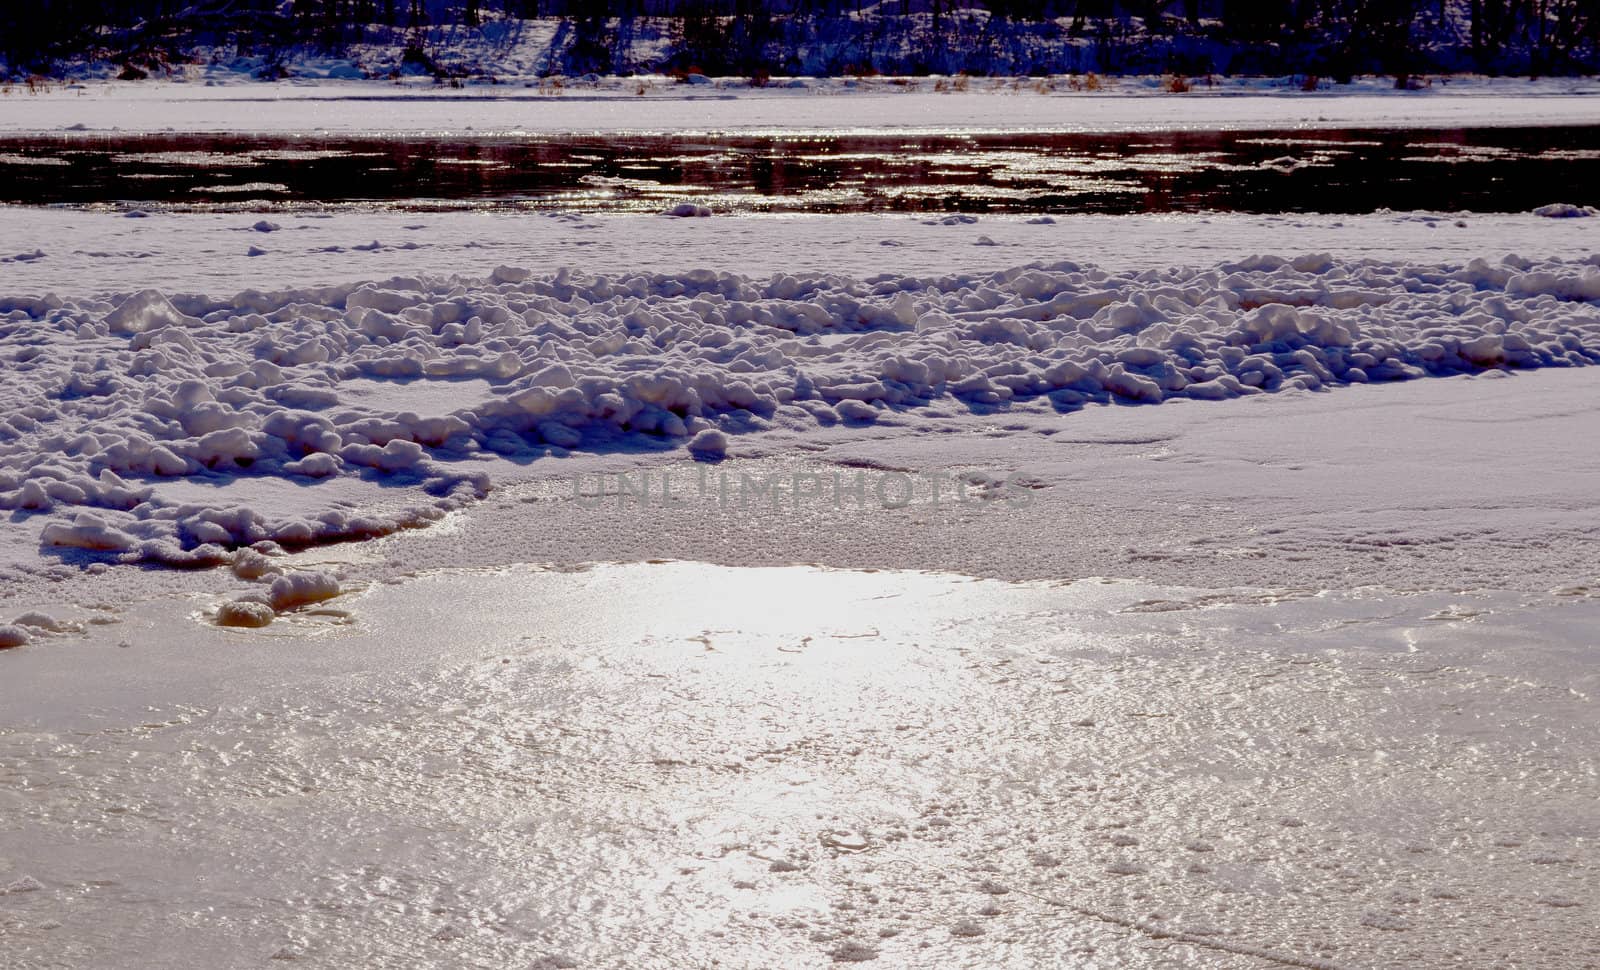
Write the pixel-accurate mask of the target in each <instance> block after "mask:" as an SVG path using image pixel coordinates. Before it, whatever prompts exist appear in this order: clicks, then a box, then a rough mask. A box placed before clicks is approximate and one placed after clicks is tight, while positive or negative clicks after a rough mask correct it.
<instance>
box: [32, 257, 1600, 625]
mask: <svg viewBox="0 0 1600 970" xmlns="http://www.w3.org/2000/svg"><path fill="white" fill-rule="evenodd" d="M1597 303H1600V257H1590V258H1588V259H1586V260H1582V261H1560V260H1555V261H1547V262H1541V263H1533V262H1531V261H1529V260H1524V259H1520V258H1518V257H1514V256H1512V257H1506V258H1505V259H1503V260H1500V261H1498V262H1489V261H1485V260H1474V261H1473V262H1471V263H1469V264H1467V265H1465V266H1437V265H1433V266H1429V265H1396V264H1392V263H1382V262H1372V261H1355V262H1341V261H1338V260H1335V259H1333V258H1331V257H1329V256H1326V255H1311V256H1302V257H1299V258H1295V259H1287V258H1283V257H1279V256H1257V257H1252V258H1249V259H1245V260H1241V261H1238V262H1235V263H1227V264H1223V265H1221V266H1218V267H1215V268H1211V269H1204V270H1191V269H1172V270H1166V271H1159V272H1158V271H1128V272H1122V273H1108V272H1105V271H1103V270H1100V269H1097V268H1095V267H1092V266H1086V265H1079V264H1076V263H1071V262H1058V263H1053V264H1034V265H1030V266H1025V267H1020V268H1015V269H1010V270H1005V271H1002V272H994V273H983V274H951V275H944V276H937V277H917V276H896V275H880V276H876V277H872V278H868V279H856V278H850V277H845V276H839V275H790V274H778V275H775V276H773V277H771V278H769V279H764V280H763V279H753V278H749V277H745V276H740V275H736V274H729V273H716V272H712V271H708V270H696V271H691V272H685V273H676V274H645V273H636V274H623V275H617V276H585V275H579V274H574V273H571V272H568V271H565V270H563V271H561V272H559V273H557V274H555V275H554V276H544V277H538V276H534V275H532V274H529V273H524V272H521V271H518V270H516V268H514V267H502V268H500V269H498V270H496V271H495V274H494V275H493V277H492V278H491V279H489V280H482V279H476V280H468V279H462V278H457V277H450V278H420V277H402V278H394V279H389V280H385V281H381V282H367V283H361V284H354V285H344V286H333V287H323V288H318V289H304V290H293V291H284V292H279V293H262V292H258V291H246V292H244V293H240V294H238V295H236V296H234V297H232V298H229V299H222V300H217V299H211V298H208V297H202V296H191V295H168V294H162V293H158V292H156V291H153V290H146V291H142V292H139V293H135V294H131V295H126V296H123V297H121V298H118V299H114V300H106V301H100V300H94V299H65V300H64V299H60V298H56V297H45V298H21V297H5V296H0V338H3V341H4V342H3V344H0V346H3V347H4V349H3V350H0V360H3V361H4V366H5V367H6V370H7V374H8V378H9V379H8V381H7V383H6V384H5V386H4V388H0V403H3V404H4V408H3V413H4V415H5V416H4V417H3V418H0V509H4V510H10V511H17V512H21V513H24V515H23V517H22V518H21V520H20V521H26V522H30V523H33V522H36V523H37V525H36V526H34V527H36V528H38V529H39V533H38V534H39V538H40V541H41V543H42V544H43V545H44V546H45V547H46V548H47V550H54V551H55V553H56V554H59V555H75V556H85V555H87V556H91V557H96V558H111V559H117V560H121V561H153V562H162V563H168V564H173V565H186V566H203V565H212V564H224V563H231V564H233V566H234V568H235V569H236V570H238V571H240V575H241V576H250V577H251V578H260V577H264V576H266V575H269V574H270V573H271V572H272V568H271V566H270V564H267V563H265V561H264V559H263V561H261V562H257V561H256V560H255V559H251V558H250V557H248V556H246V557H243V558H240V556H239V555H238V554H236V553H235V552H234V551H233V550H235V549H237V548H239V547H242V546H250V545H253V544H257V543H261V542H264V541H272V542H277V543H282V544H285V545H297V546H303V545H308V544H312V543H320V542H329V541H336V540H342V539H353V538H366V537H371V536H377V535H383V534H385V533H387V532H391V531H394V530H395V529H399V528H405V527H407V526H414V525H422V524H426V523H429V522H432V521H436V520H437V519H438V518H440V517H441V516H443V515H444V514H446V513H447V512H448V511H449V510H451V509H454V508H459V507H460V506H461V505H463V504H464V503H467V502H471V501H473V500H475V499H477V498H479V497H481V496H482V495H483V494H484V493H485V491H486V490H487V489H488V488H489V485H490V483H489V479H488V477H487V475H486V474H485V472H484V470H483V469H484V468H485V467H486V465H487V463H488V462H489V461H490V460H491V459H495V458H497V457H500V456H512V457H518V458H519V459H521V460H522V461H523V463H524V464H525V463H526V461H527V460H530V459H535V458H538V457H540V456H547V455H559V454H562V453H564V452H565V451H567V450H570V449H575V448H593V447H596V446H605V447H618V446H621V447H630V446H638V445H642V444H646V443H647V442H649V441H651V440H654V441H657V442H659V441H661V440H666V441H676V442H679V443H682V444H685V445H687V446H688V447H689V450H690V451H691V452H692V453H693V454H695V455H696V456H697V457H707V458H714V457H716V456H718V455H720V454H722V453H724V452H725V451H726V450H727V448H728V435H730V434H744V433H752V432H759V431H761V430H763V429H768V428H782V429H784V430H785V431H786V432H788V433H790V434H791V435H793V434H801V435H803V434H805V433H806V432H807V429H822V428H827V427H831V426H833V425H836V424H838V423H840V422H844V423H866V422H873V421H877V422H880V423H891V424H892V423H895V422H896V421H897V420H899V418H898V416H899V415H901V414H902V413H904V412H908V411H922V412H924V414H925V415H926V416H927V417H928V418H929V419H932V420H937V417H938V415H939V414H940V413H948V412H949V411H950V409H951V408H960V409H964V410H978V409H995V408H1004V407H1006V406H1008V405H1009V404H1010V403H1011V402H1014V401H1021V400H1048V401H1049V402H1050V403H1051V404H1053V405H1054V406H1055V407H1056V408H1057V409H1058V410H1060V411H1070V410H1073V409H1075V408H1077V407H1080V406H1082V405H1084V404H1086V403H1089V402H1096V401H1098V402H1107V401H1113V400H1120V401H1126V402H1137V403H1157V402H1161V401H1167V400H1173V399H1185V398H1187V399H1198V400H1218V399H1225V398H1232V397H1239V396H1243V395H1257V394H1264V393H1271V392H1275V391H1283V390H1294V389H1298V390H1306V391H1310V390H1319V389H1323V388H1328V387H1336V386H1339V385H1343V384H1349V383H1360V382H1368V381H1387V380H1403V379H1408V378H1415V377H1421V376H1424V375H1429V374H1452V373H1458V372H1463V371H1473V370H1479V369H1484V368H1508V367H1568V366H1579V365H1586V364H1590V363H1594V362H1597V361H1600V307H1597V305H1596V304H1597ZM373 387H382V388H387V389H389V390H388V391H387V392H385V393H382V394H374V393H372V391H371V389H372V388H373ZM474 388H476V389H478V390H476V391H474V390H472V389H474ZM484 388H486V389H487V390H482V389H484ZM441 391H442V392H443V393H442V394H441ZM456 391H458V392H459V393H458V394H457V393H454V392H456ZM408 405H409V406H408ZM265 480H274V481H277V482H280V483H282V484H283V485H284V486H285V487H287V488H289V489H290V491H291V492H293V493H294V500H293V501H292V502H291V503H290V505H291V506H292V511H289V512H284V511H283V510H282V509H279V510H278V511H272V510H270V509H266V508H263V507H261V506H260V505H259V504H257V503H255V502H254V501H253V500H252V499H251V496H252V495H254V494H256V492H255V491H254V488H253V486H252V485H251V483H259V482H262V481H265ZM178 481H189V482H196V483H205V484H207V485H210V486H215V487H214V488H207V489H205V490H204V497H203V498H195V497H194V493H195V490H193V489H191V490H190V491H187V492H183V493H182V495H181V498H177V499H175V498H168V497H165V495H164V493H165V492H166V491H167V490H168V489H169V487H170V486H168V485H166V484H164V483H169V482H178ZM350 481H366V482H368V483H375V484H377V485H379V486H381V487H382V488H383V489H384V491H385V492H386V493H388V494H392V495H395V496H399V497H401V498H402V499H403V501H401V502H399V503H398V504H397V505H395V506H393V507H391V508H389V509H388V510H387V511H382V512H379V511H375V510H374V509H373V508H371V507H368V506H366V505H362V504H356V503H352V502H350V501H348V500H346V499H343V498H341V497H340V493H338V492H337V491H336V483H339V482H350ZM287 580H288V578H287V577H280V578H279V580H278V582H287ZM296 582H298V581H296ZM291 585H292V584H291ZM285 589H286V592H285V593H284V594H283V595H284V596H286V597H289V598H290V599H294V598H297V597H298V596H300V594H299V593H298V592H289V591H288V590H289V586H286V587H285ZM334 591H335V592H337V586H336V585H335V587H334ZM277 600H278V593H277V592H276V591H275V592H274V604H275V605H276V603H277Z"/></svg>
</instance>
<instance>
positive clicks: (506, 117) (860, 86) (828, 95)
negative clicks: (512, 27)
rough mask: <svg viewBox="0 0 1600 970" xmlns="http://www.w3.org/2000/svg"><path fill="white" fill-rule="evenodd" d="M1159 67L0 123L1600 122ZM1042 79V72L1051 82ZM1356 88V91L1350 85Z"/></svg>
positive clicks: (666, 87) (303, 94)
mask: <svg viewBox="0 0 1600 970" xmlns="http://www.w3.org/2000/svg"><path fill="white" fill-rule="evenodd" d="M1159 83H1160V81H1159V79H1149V78H1145V79H1127V80H1124V81H1118V82H1113V89H1112V90H1109V91H1106V90H1102V91H1100V92H1096V93H1085V92H1081V91H1079V92H1074V91H1072V90H1071V87H1070V84H1071V81H1070V79H1067V78H1059V79H1053V80H1052V79H1028V78H1022V79H1012V78H994V79H975V80H974V81H973V83H972V86H971V88H970V89H969V90H966V91H936V90H935V85H937V84H938V79H930V78H910V79H907V78H875V79H854V78H849V79H822V80H816V79H813V80H808V81H805V82H804V83H803V85H802V86H801V87H798V88H792V87H787V86H774V87H766V88H752V87H751V86H750V84H749V82H748V80H747V79H741V78H724V79H718V80H717V81H716V82H714V83H712V84H710V85H700V86H690V85H679V84H674V83H672V82H671V81H670V80H669V79H667V78H659V77H658V78H643V79H628V78H619V79H608V80H605V81H602V82H596V83H593V84H584V83H579V84H568V85H564V86H562V87H560V88H557V89H550V88H548V87H547V88H545V89H544V90H540V89H539V88H537V87H524V88H518V87H515V86H509V87H508V86H504V85H485V86H481V87H475V88H467V89H464V90H452V89H441V88H439V87H437V86H435V85H433V84H431V83H429V84H425V85H420V86H419V85H394V84H384V83H374V82H341V81H336V80H331V81H330V80H322V81H311V82H307V81H301V82H292V81H285V82H276V83H262V82H250V83H243V84H218V85H215V86H206V85H201V84H188V83H173V82H161V81H154V82H146V83H139V84H120V83H116V82H89V83H84V84H72V85H62V86H58V87H53V88H50V89H48V90H43V91H41V92H39V93H32V94H30V93H25V92H17V91H14V92H13V93H11V94H8V95H0V132H40V133H43V132H49V133H53V134H56V135H62V134H64V135H68V136H75V137H76V136H89V137H92V136H93V134H94V133H95V132H105V131H117V132H122V133H131V132H140V131H147V132H167V131H179V132H229V131H250V132H259V133H293V132H306V133H312V132H330V133H333V132H338V133H347V134H349V133H372V134H402V133H427V134H431V135H436V136H437V135H445V134H450V133H455V134H472V135H476V136H484V135H494V134H502V135H527V134H536V133H541V132H557V131H563V132H573V131H578V132H625V131H626V132H682V133H692V132H696V131H724V132H725V131H743V132H755V131H787V132H793V131H807V130H809V131H830V132H868V133H880V134H881V133H883V132H884V131H886V130H887V131H992V132H1003V131H1063V132H1087V131H1183V130H1217V129H1236V130H1237V129H1293V128H1361V127H1369V128H1370V127H1389V128H1401V127H1405V128H1464V127H1473V126H1485V125H1500V126H1516V125H1576V124H1595V123H1597V122H1600V97H1596V94H1597V93H1600V85H1597V84H1596V83H1595V82H1594V81H1592V80H1589V79H1583V78H1579V79H1556V80H1550V81H1543V82H1530V81H1528V80H1527V79H1515V78H1502V79H1460V80H1455V81H1450V82H1448V83H1444V84H1441V85H1439V86H1437V87H1434V88H1432V89H1430V90H1428V91H1420V92H1410V91H1394V90H1392V87H1393V82H1392V81H1388V82H1387V86H1388V88H1389V89H1388V90H1386V89H1385V87H1384V84H1383V83H1371V84H1367V85H1364V86H1360V87H1356V88H1353V89H1352V88H1346V89H1344V90H1343V91H1338V90H1335V91H1325V92H1313V93H1301V92H1299V91H1297V90H1295V89H1294V88H1293V87H1291V86H1289V85H1288V82H1287V81H1284V80H1280V81H1277V82H1263V81H1261V80H1259V79H1255V80H1251V79H1245V80H1241V81H1237V82H1225V83H1224V84H1223V85H1221V86H1219V87H1217V88H1214V89H1210V92H1209V93H1207V89H1205V88H1197V89H1195V90H1194V91H1192V92H1190V93H1187V94H1163V93H1160V91H1159ZM1047 85H1048V86H1047ZM1352 92H1353V93H1352Z"/></svg>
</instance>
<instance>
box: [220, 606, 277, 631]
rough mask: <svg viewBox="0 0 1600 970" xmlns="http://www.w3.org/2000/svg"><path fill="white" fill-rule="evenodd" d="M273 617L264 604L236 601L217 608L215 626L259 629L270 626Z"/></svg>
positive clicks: (268, 607) (269, 608)
mask: <svg viewBox="0 0 1600 970" xmlns="http://www.w3.org/2000/svg"><path fill="white" fill-rule="evenodd" d="M275 615H276V614H275V613H273V610H272V607H270V606H268V605H267V604H265V603H258V602H256V601H254V600H248V599H238V600H233V601H231V602H228V603H223V604H222V605H221V606H219V607H217V626H237V627H249V628H260V627H264V626H267V625H268V624H270V623H271V622H272V619H273V617H274V616H275Z"/></svg>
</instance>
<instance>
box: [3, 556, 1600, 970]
mask: <svg viewBox="0 0 1600 970" xmlns="http://www.w3.org/2000/svg"><path fill="white" fill-rule="evenodd" d="M210 601H211V600H210V598H203V599H201V600H199V602H198V604H197V603H196V602H195V601H192V600H191V601H171V600H156V601H148V602H144V603H139V604H135V605H132V606H130V607H128V608H126V609H124V610H123V611H122V612H121V614H120V615H121V618H122V620H123V622H122V623H120V624H118V625H116V626H109V627H93V628H91V629H90V631H89V632H88V633H86V634H85V635H83V636H81V637H79V638H77V639H74V640H72V641H61V642H58V643H55V644H52V645H50V646H48V647H41V648H39V649H34V648H33V647H28V648H24V649H22V650H12V651H7V652H6V653H5V655H4V656H5V662H6V665H7V669H6V676H5V677H4V678H0V706H3V709H4V710H5V711H6V712H7V724H6V725H5V726H4V728H0V760H3V762H4V763H5V764H6V766H7V771H8V773H9V775H8V776H9V778H10V779H11V783H10V784H8V785H6V786H4V787H3V788H0V808H3V809H4V811H3V812H0V819H3V820H4V821H3V822H0V894H3V895H0V928H3V930H4V933H5V938H6V947H7V950H6V952H7V954H8V956H10V957H12V958H14V959H15V960H16V961H17V962H18V963H19V965H26V966H50V965H53V964H69V965H84V964H89V965H104V964H114V965H118V966H156V965H160V966H162V967H168V968H173V970H187V968H202V967H203V968H207V970H210V968H213V967H215V966H217V965H219V963H222V964H229V965H231V964H234V963H238V962H240V961H244V962H250V961H259V962H266V961H268V960H269V958H271V957H273V956H275V955H292V956H293V957H294V963H295V964H296V965H302V966H313V967H328V968H334V967H350V966H402V965H403V966H408V967H417V968H434V967H439V968H445V967H459V966H463V965H483V966H541V965H543V966H554V965H566V964H573V965H578V966H607V967H609V966H630V967H644V966H648V967H658V966H659V967H666V966H684V965H711V964H713V963H718V964H723V965H729V966H742V965H760V966H786V967H788V966H826V965H829V963H830V962H831V961H833V960H835V959H837V958H838V956H839V954H840V953H841V951H842V952H843V953H844V954H846V955H852V954H853V955H857V956H865V955H867V954H866V952H865V951H871V953H872V954H873V955H875V959H874V960H872V961H869V962H867V963H866V964H865V965H867V966H939V967H957V968H966V967H971V968H987V967H992V966H995V965H1004V964H1007V963H1011V964H1015V965H1018V966H1024V965H1025V966H1056V965H1060V964H1061V962H1062V958H1063V956H1064V955H1070V956H1071V958H1072V959H1073V960H1075V961H1079V962H1082V963H1084V964H1085V965H1091V964H1092V965H1097V966H1098V965H1104V966H1114V967H1128V968H1133V970H1155V968H1170V967H1173V966H1175V965H1181V966H1184V967H1202V968H1210V970H1246V968H1257V967H1263V966H1298V967H1337V968H1365V967H1399V966H1405V967H1413V968H1420V970H1443V968H1447V967H1454V966H1460V965H1461V964H1462V957H1461V954H1463V953H1470V954H1471V955H1472V956H1471V960H1470V961H1468V962H1472V963H1479V964H1483V965H1499V964H1508V965H1509V964H1512V963H1515V962H1517V961H1518V960H1519V959H1521V957H1522V955H1523V954H1525V953H1527V952H1529V951H1530V948H1536V947H1540V946H1557V945H1559V947H1560V955H1559V956H1557V957H1555V958H1554V959H1552V960H1550V961H1547V962H1549V963H1550V965H1551V966H1567V965H1572V966H1581V965H1583V964H1584V963H1586V962H1593V960H1594V959H1595V957H1596V956H1597V955H1600V936H1597V933H1596V923H1595V920H1594V918H1593V906H1594V904H1595V898H1596V897H1595V890H1596V876H1595V863H1596V860H1595V851H1596V850H1595V846H1596V842H1597V839H1600V831H1597V829H1596V817H1595V814H1594V811H1593V806H1594V802H1595V799H1596V798H1597V797H1600V791H1597V787H1596V786H1597V783H1596V776H1595V774H1594V771H1593V767H1594V765H1593V752H1594V751H1595V750H1596V748H1597V746H1600V719H1597V718H1596V715H1595V710H1594V704H1593V700H1592V698H1593V696H1594V694H1595V691H1596V690H1597V688H1600V683H1597V680H1596V675H1595V667H1594V664H1593V657H1592V651H1593V646H1592V636H1591V633H1592V630H1593V629H1594V624H1595V623H1596V622H1597V621H1600V600H1597V599H1596V597H1595V594H1594V590H1592V589H1591V590H1590V591H1588V592H1584V593H1577V594H1572V593H1570V592H1568V593H1567V594H1566V595H1563V594H1557V593H1544V594H1507V593H1494V592H1486V591H1470V592H1454V591H1444V592H1412V593H1408V594H1396V593H1392V592H1385V591H1381V590H1376V589H1367V590H1358V591H1349V592H1344V593H1322V592H1319V591H1317V590H1316V589H1313V588H1290V587H1277V588H1251V589H1239V588H1225V587H1224V588H1210V589H1204V590H1197V589H1186V588H1179V587H1152V586H1147V585H1142V584H1135V583H1127V582H1110V581H1101V580H1089V581H1084V582H1079V583H1074V584H1068V585H1064V584H1059V583H1034V584H1014V583H1001V582H992V581H991V582H974V581H971V580H969V579H967V578H964V577H952V576H945V575H935V574H905V573H894V572H873V573H862V572H850V571H839V570H814V569H793V568H791V569H773V570H749V569H725V568H717V567H709V566H704V565H698V564H690V563H674V564H661V565H644V564H635V565H631V566H598V567H594V568H591V569H588V570H584V571H551V570H538V569H526V568H513V569H495V570H487V571H468V572H461V571H459V570H447V571H444V572H440V573H436V574H430V575H423V576H417V577H412V578H410V579H407V580H404V581H402V582H399V583H395V584H385V585H378V586H375V587H373V588H371V589H369V590H367V591H365V592H363V593H357V594H353V596H352V597H351V598H350V602H348V603H345V605H346V606H347V607H348V610H349V612H350V613H351V618H350V620H349V622H348V623H347V624H346V625H344V626H339V627H323V628H318V627H314V626H311V625H309V624H311V623H312V622H313V619H305V620H295V619H293V618H285V619H283V620H279V621H276V622H273V623H272V624H271V625H270V626H268V627H266V628H264V629H237V628H219V627H217V626H215V625H213V624H212V623H210V622H209V620H208V619H207V617H206V616H205V615H204V613H203V612H202V613H198V614H197V613H194V612H192V610H193V608H194V607H195V606H196V605H202V606H203V605H205V604H207V603H209V602H210ZM341 602H343V600H341ZM1155 604H1159V605H1160V606H1161V609H1151V607H1152V605H1155ZM445 615H448V616H449V617H450V626H449V627H448V630H449V633H448V634H447V635H441V632H440V631H441V626H440V623H441V616H445ZM297 623H298V624H300V625H296V624H297ZM119 644H121V645H120V646H119ZM52 696H71V697H72V698H73V699H74V702H75V707H74V709H73V710H72V711H62V710H59V709H52V708H51V707H50V706H49V704H48V699H49V698H50V697H52ZM154 860H159V863H158V862H156V861H154ZM8 887H10V888H8ZM220 900H225V901H226V907H225V908H223V907H221V906H219V905H218V902H219V901H220ZM208 907H215V908H214V909H210V910H208ZM196 912H204V913H206V915H205V916H204V917H203V918H195V917H194V916H193V914H194V913H196ZM553 958H559V962H557V961H555V960H554V959H553Z"/></svg>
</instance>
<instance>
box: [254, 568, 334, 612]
mask: <svg viewBox="0 0 1600 970" xmlns="http://www.w3.org/2000/svg"><path fill="white" fill-rule="evenodd" d="M339 592H340V589H339V579H338V577H336V576H333V575H331V574H329V573H325V572H314V571H309V570H300V571H296V572H292V573H285V574H283V575H282V576H279V577H277V578H276V579H274V580H273V581H272V586H271V600H272V608H273V609H275V610H279V611H283V610H292V609H295V608H296V607H300V606H309V605H310V604H312V603H320V602H322V601H323V600H330V599H333V598H334V597H335V596H338V595H339Z"/></svg>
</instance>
